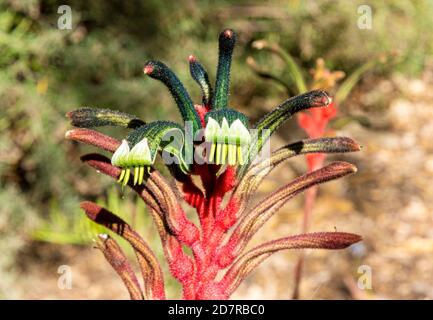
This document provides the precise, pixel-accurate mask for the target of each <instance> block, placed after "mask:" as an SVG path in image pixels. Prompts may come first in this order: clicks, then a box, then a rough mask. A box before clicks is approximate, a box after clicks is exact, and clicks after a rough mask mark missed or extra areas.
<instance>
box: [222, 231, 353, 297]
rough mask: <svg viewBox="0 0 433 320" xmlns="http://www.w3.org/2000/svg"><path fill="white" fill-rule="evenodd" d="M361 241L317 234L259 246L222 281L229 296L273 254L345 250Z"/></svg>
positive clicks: (340, 234) (336, 234)
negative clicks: (300, 250) (314, 250)
mask: <svg viewBox="0 0 433 320" xmlns="http://www.w3.org/2000/svg"><path fill="white" fill-rule="evenodd" d="M359 241H361V237H360V236H358V235H356V234H352V233H345V232H316V233H307V234H301V235H296V236H290V237H286V238H281V239H277V240H273V241H269V242H266V243H264V244H262V245H259V246H257V247H255V248H253V249H251V250H250V251H248V252H246V253H245V254H243V255H242V256H241V257H239V258H238V259H236V261H235V262H234V263H233V265H232V266H231V267H230V269H229V270H228V271H227V272H226V274H225V275H224V277H223V279H222V280H221V281H220V283H219V284H220V285H221V287H223V288H224V290H225V293H226V294H227V295H231V294H232V293H233V291H234V290H235V289H236V288H237V287H238V286H239V284H240V283H241V281H242V280H243V279H245V278H246V277H247V276H248V274H249V273H250V272H251V271H252V270H254V269H255V268H256V267H257V266H258V265H259V264H260V263H261V262H262V261H263V260H264V259H266V258H267V257H269V256H270V255H271V254H273V253H275V252H277V251H280V250H286V249H330V250H336V249H344V248H347V247H348V246H350V245H352V244H354V243H356V242H359Z"/></svg>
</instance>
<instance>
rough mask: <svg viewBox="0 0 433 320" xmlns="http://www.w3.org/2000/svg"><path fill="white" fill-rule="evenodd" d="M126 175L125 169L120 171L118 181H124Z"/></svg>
mask: <svg viewBox="0 0 433 320" xmlns="http://www.w3.org/2000/svg"><path fill="white" fill-rule="evenodd" d="M124 176H125V169H122V171H121V172H120V176H119V179H117V182H120V181H122V180H123V177H124Z"/></svg>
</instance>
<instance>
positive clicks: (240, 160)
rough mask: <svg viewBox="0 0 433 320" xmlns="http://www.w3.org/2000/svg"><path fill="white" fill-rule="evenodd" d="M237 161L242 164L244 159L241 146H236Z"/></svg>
mask: <svg viewBox="0 0 433 320" xmlns="http://www.w3.org/2000/svg"><path fill="white" fill-rule="evenodd" d="M238 162H239V164H240V165H243V164H244V159H243V157H242V147H241V146H238Z"/></svg>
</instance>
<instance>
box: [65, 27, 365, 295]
mask: <svg viewBox="0 0 433 320" xmlns="http://www.w3.org/2000/svg"><path fill="white" fill-rule="evenodd" d="M235 42H236V34H235V32H234V31H233V30H231V29H226V30H224V31H222V32H221V34H220V36H219V58H218V67H217V74H216V81H215V89H213V88H212V86H211V84H210V81H209V75H208V73H207V72H206V70H205V68H204V67H203V66H202V65H201V64H200V63H199V62H198V61H197V59H196V58H195V57H194V56H190V57H189V59H188V60H189V67H190V73H191V76H192V77H193V79H194V80H195V81H196V82H197V84H198V85H199V86H200V88H201V91H202V98H201V103H200V104H193V102H192V99H191V97H190V96H189V94H188V92H187V91H186V89H185V87H184V86H183V84H182V83H181V82H180V80H179V78H178V77H177V76H176V75H175V74H174V72H173V71H172V70H170V69H169V68H168V66H167V65H165V64H164V63H162V62H160V61H156V60H152V61H149V62H147V63H146V64H145V67H144V73H145V74H146V75H148V76H149V77H151V78H154V79H156V80H159V81H161V82H162V83H163V84H164V85H165V86H166V87H167V88H168V89H169V91H170V93H171V95H172V96H173V99H174V102H175V103H176V105H177V108H178V110H179V113H180V116H181V119H182V121H183V123H174V122H169V121H155V122H150V123H146V122H145V121H143V120H140V119H138V118H137V117H135V116H132V115H126V114H124V113H121V112H117V111H110V110H106V109H89V108H81V109H77V110H74V111H71V112H69V113H68V114H67V116H68V117H69V118H70V120H71V124H72V125H74V126H77V127H79V128H77V129H73V130H70V131H68V132H67V133H66V138H67V139H69V140H73V141H79V142H81V143H85V144H89V145H93V146H94V147H96V148H100V149H102V150H105V151H108V152H110V153H112V157H111V159H110V158H107V157H105V156H103V155H100V154H96V153H92V154H87V155H84V156H82V157H81V159H82V161H83V162H84V163H85V164H87V165H89V166H90V167H92V168H94V169H96V170H98V171H99V172H101V173H103V174H105V175H107V176H110V177H112V178H113V179H114V180H117V181H118V182H120V183H121V184H122V186H124V187H130V188H131V189H132V190H133V191H135V192H136V193H137V194H138V196H139V197H140V198H141V199H142V200H143V201H144V202H145V203H146V205H147V207H148V208H149V213H150V214H151V215H152V218H153V221H154V223H155V225H156V227H157V230H158V234H159V237H160V239H161V244H162V248H163V251H164V256H165V259H166V262H167V265H168V268H169V271H170V273H171V274H172V275H173V276H174V277H175V278H176V279H177V280H178V281H179V282H180V284H181V285H182V288H183V293H182V297H183V298H184V299H228V298H230V296H231V295H232V293H233V291H234V290H235V289H236V288H237V287H238V286H239V284H240V283H241V282H242V281H243V280H244V279H245V278H246V277H247V276H248V275H249V274H250V273H251V272H252V271H253V270H254V269H255V268H256V267H257V266H258V265H259V264H260V263H261V262H262V261H263V260H264V259H266V258H267V257H269V256H271V255H272V254H274V253H275V252H278V251H280V250H285V249H303V248H317V249H330V250H334V249H343V248H346V247H347V246H349V245H351V244H353V243H355V242H358V241H360V240H361V238H360V237H359V236H357V235H354V234H349V233H337V232H330V233H326V232H324V233H305V234H301V235H297V236H288V237H285V238H281V239H277V240H272V241H270V242H267V243H265V244H262V245H260V246H258V247H256V248H253V249H251V250H249V251H246V250H245V249H246V247H247V244H248V243H249V241H250V240H251V238H252V237H253V236H254V234H255V233H256V232H257V231H258V230H259V229H260V228H261V227H262V226H263V225H264V224H265V223H266V222H267V220H268V219H270V218H271V217H272V216H273V215H274V214H276V213H277V211H278V209H279V208H281V206H283V205H284V204H285V203H286V202H287V201H289V200H290V199H292V198H293V197H294V196H296V195H298V194H299V193H301V192H303V191H304V190H308V188H311V187H313V186H315V185H317V184H320V183H324V182H327V181H331V180H334V179H338V178H340V177H343V176H346V175H349V174H352V173H354V172H355V171H356V168H355V167H354V166H353V165H351V164H348V163H345V162H334V163H331V164H329V165H328V166H325V167H323V168H321V169H318V170H314V171H312V172H308V173H306V174H305V175H303V176H301V177H298V178H297V179H295V180H293V181H291V182H288V183H286V184H285V185H284V186H283V187H281V188H280V189H278V190H277V191H275V192H274V193H272V194H270V195H269V196H268V197H266V198H265V199H263V200H262V201H261V202H260V203H259V204H256V205H253V203H252V201H251V199H252V197H253V195H254V193H255V191H256V190H257V188H258V187H259V185H260V183H261V181H262V180H263V179H264V178H265V177H266V176H267V175H268V174H269V172H270V171H272V170H273V169H274V168H275V167H276V166H278V165H280V164H281V163H283V162H284V161H285V160H287V159H289V158H291V157H294V156H297V155H305V154H312V153H334V152H354V151H358V150H359V145H358V144H357V143H356V142H355V141H353V140H352V139H350V138H342V137H336V138H318V139H307V140H303V141H299V142H296V143H292V144H289V145H287V146H284V147H282V148H280V149H277V150H276V151H274V152H273V153H271V155H270V157H269V159H266V160H267V161H258V162H257V161H254V160H255V159H256V157H257V154H258V153H259V152H260V151H261V149H262V148H263V146H264V144H265V142H266V141H267V140H269V139H270V137H271V136H272V134H273V133H275V132H276V130H277V129H278V128H279V127H280V126H281V125H282V124H283V123H284V122H285V121H287V120H288V119H289V118H291V117H292V116H293V115H294V114H296V113H298V112H299V111H303V110H307V109H310V108H317V107H320V108H327V107H328V106H329V105H330V103H331V98H330V96H329V95H328V94H327V93H326V92H325V91H322V90H313V91H311V92H307V93H304V94H302V95H298V96H295V97H292V98H290V99H288V100H286V101H285V102H283V103H282V104H281V105H280V106H278V107H276V108H275V109H274V110H273V111H271V112H270V113H269V114H267V115H265V116H264V117H263V118H262V119H261V120H259V121H258V122H257V123H255V124H250V121H249V119H248V117H247V116H246V115H244V114H242V113H240V112H239V111H236V110H234V109H232V108H230V107H229V106H228V94H229V83H230V68H231V61H232V55H233V50H234V46H235ZM102 125H117V126H122V127H125V128H129V129H130V130H131V131H130V133H129V134H128V135H127V136H126V137H123V138H122V139H120V140H119V139H115V138H112V137H109V136H107V135H104V134H102V133H99V132H97V131H94V130H93V129H90V128H92V127H99V126H102ZM188 126H189V127H188ZM188 128H191V130H189V129H188ZM190 138H192V139H193V141H191V139H190ZM158 154H159V155H161V158H162V161H163V163H164V164H165V165H166V166H167V167H168V168H169V169H170V173H171V176H169V177H165V176H163V175H161V173H160V172H158V170H156V169H155V167H154V164H155V162H156V161H159V160H157V157H156V156H157V155H158ZM191 154H192V155H193V156H191ZM197 159H199V160H200V161H199V160H197ZM198 180H200V182H201V183H197V181H198ZM225 198H228V202H227V203H226V202H225V201H223V200H224V199H225ZM185 204H187V205H189V207H191V208H192V209H193V210H194V211H195V213H196V214H197V216H198V220H199V224H198V225H196V224H194V223H193V222H192V221H191V220H190V219H189V218H188V216H187V214H186V212H185V210H184V207H185ZM81 207H82V209H83V210H84V212H85V213H86V215H87V217H88V218H89V219H91V220H93V221H95V222H96V223H98V224H100V225H102V226H104V227H105V228H107V229H108V230H109V231H110V232H111V233H112V234H113V237H112V236H111V235H100V236H99V237H98V239H97V240H96V244H97V247H98V248H99V249H100V250H101V251H102V253H103V254H104V256H105V257H106V259H107V261H108V262H109V263H110V265H111V266H112V267H113V268H114V269H115V270H116V272H117V273H118V275H119V276H120V278H121V279H122V281H123V283H124V284H125V286H126V288H127V290H128V292H129V294H130V296H131V299H166V297H167V294H166V292H165V287H164V277H163V274H162V271H161V270H162V268H161V265H160V262H159V261H158V260H157V258H156V255H155V253H154V252H153V251H152V249H151V248H150V247H149V246H148V245H147V243H146V242H145V241H144V240H143V238H142V237H141V236H140V235H139V234H138V233H137V232H136V231H135V230H133V229H132V227H131V226H130V225H129V224H128V223H127V222H125V221H123V220H122V219H120V218H119V217H117V216H116V215H115V213H112V212H110V211H108V210H106V209H104V208H102V207H100V206H98V205H96V204H94V203H92V202H89V201H85V202H83V203H82V204H81ZM116 236H118V237H122V238H124V239H125V240H126V241H127V242H128V243H129V245H130V246H131V247H132V248H133V249H134V252H135V254H136V258H137V261H138V264H139V266H140V270H141V278H142V283H143V286H141V284H140V283H139V281H138V280H137V279H138V277H137V276H136V275H135V274H134V273H133V271H132V268H131V266H130V264H129V262H128V261H127V258H126V257H125V255H124V254H123V252H122V250H121V248H120V247H119V246H118V244H117V242H116V241H115V238H114V237H116ZM185 248H188V249H189V251H190V252H191V253H192V255H189V254H187V253H186V250H185Z"/></svg>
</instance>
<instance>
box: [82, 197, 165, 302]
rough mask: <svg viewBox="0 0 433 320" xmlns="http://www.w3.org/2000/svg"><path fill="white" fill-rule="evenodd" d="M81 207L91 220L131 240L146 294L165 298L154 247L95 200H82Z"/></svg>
mask: <svg viewBox="0 0 433 320" xmlns="http://www.w3.org/2000/svg"><path fill="white" fill-rule="evenodd" d="M81 208H82V209H83V210H84V211H85V213H86V215H87V217H89V219H90V220H92V221H94V222H96V223H98V224H100V225H103V226H104V227H106V228H108V229H109V230H111V231H113V232H115V233H117V234H118V235H119V236H121V237H122V238H124V239H125V240H126V241H128V242H129V244H130V245H131V246H132V247H133V248H134V251H135V252H136V255H137V259H138V261H139V264H140V267H141V271H142V275H143V279H144V284H145V288H146V292H147V294H146V296H147V297H149V298H151V299H165V291H164V278H163V275H162V270H161V267H160V265H159V263H158V260H157V259H156V256H155V254H154V253H153V251H152V249H150V247H149V246H148V245H147V243H146V242H145V241H144V240H143V239H142V238H141V237H140V236H139V235H138V233H137V232H135V231H134V230H133V229H132V228H131V226H130V225H129V224H127V223H126V222H125V221H123V220H122V219H121V218H119V217H118V216H116V215H114V214H113V213H111V212H110V211H108V210H106V209H104V208H102V207H100V206H98V205H97V204H95V203H93V202H90V201H85V202H82V203H81Z"/></svg>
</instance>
